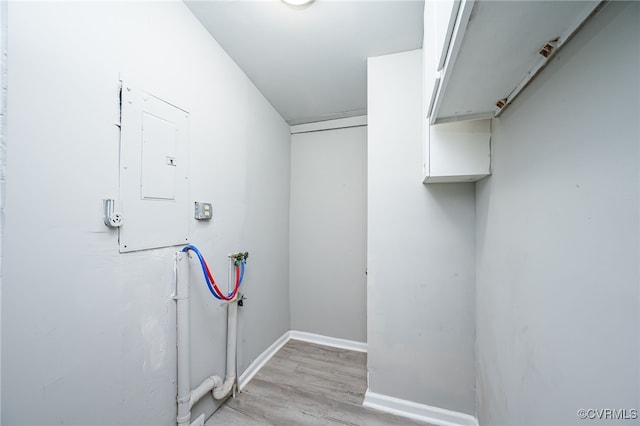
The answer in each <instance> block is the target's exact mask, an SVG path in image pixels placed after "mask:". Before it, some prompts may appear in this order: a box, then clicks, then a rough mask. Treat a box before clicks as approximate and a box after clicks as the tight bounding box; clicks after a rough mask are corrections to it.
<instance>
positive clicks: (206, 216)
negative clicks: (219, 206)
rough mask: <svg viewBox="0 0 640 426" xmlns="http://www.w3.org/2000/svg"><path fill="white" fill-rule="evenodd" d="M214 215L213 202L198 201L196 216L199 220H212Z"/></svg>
mask: <svg viewBox="0 0 640 426" xmlns="http://www.w3.org/2000/svg"><path fill="white" fill-rule="evenodd" d="M212 217H213V208H212V207H211V203H200V202H198V201H196V205H195V218H196V219H197V220H210V219H211V218H212Z"/></svg>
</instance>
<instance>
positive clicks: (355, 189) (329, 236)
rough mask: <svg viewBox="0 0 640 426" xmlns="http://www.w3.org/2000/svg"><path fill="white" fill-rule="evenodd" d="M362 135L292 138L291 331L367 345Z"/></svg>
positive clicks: (363, 131) (355, 131)
mask: <svg viewBox="0 0 640 426" xmlns="http://www.w3.org/2000/svg"><path fill="white" fill-rule="evenodd" d="M366 162H367V128H366V126H359V127H351V128H345V129H333V130H324V131H315V132H310V133H299V134H294V135H292V137H291V209H290V215H291V216H290V231H289V235H290V245H289V247H290V250H291V254H290V264H289V270H290V277H289V281H290V283H291V287H290V294H291V328H292V329H293V330H299V331H306V332H310V333H316V334H321V335H325V336H330V337H337V338H342V339H349V340H355V341H358V342H366V339H367V333H366V330H367V326H366V298H367V293H366V275H365V269H366V250H367V246H366V244H367V235H366V233H367V198H366V196H367V194H366V192H367V182H366V178H367V176H366Z"/></svg>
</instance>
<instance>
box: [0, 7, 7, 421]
mask: <svg viewBox="0 0 640 426" xmlns="http://www.w3.org/2000/svg"><path fill="white" fill-rule="evenodd" d="M6 146H7V2H6V1H5V2H1V3H0V318H2V315H1V312H2V277H3V275H4V272H3V271H4V269H3V267H2V257H3V252H4V243H3V240H4V232H5V231H4V208H5V207H4V206H5V194H6V186H5V184H6V179H5V176H6V175H5V165H6V158H7V155H6ZM1 365H2V322H1V321H0V366H1ZM1 384H2V368H0V413H2V392H1V390H2V386H1ZM0 417H1V414H0ZM0 422H1V419H0Z"/></svg>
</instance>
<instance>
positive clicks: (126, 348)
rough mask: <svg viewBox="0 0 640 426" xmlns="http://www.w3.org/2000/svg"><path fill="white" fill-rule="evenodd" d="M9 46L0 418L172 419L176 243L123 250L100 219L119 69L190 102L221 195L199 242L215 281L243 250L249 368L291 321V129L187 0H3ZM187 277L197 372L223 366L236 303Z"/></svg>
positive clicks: (243, 339)
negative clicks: (220, 299)
mask: <svg viewBox="0 0 640 426" xmlns="http://www.w3.org/2000/svg"><path fill="white" fill-rule="evenodd" d="M8 49H9V50H8V53H9V58H10V64H11V65H10V68H9V76H8V78H9V87H10V90H9V96H8V111H9V112H8V138H9V139H8V140H9V142H8V153H7V158H8V162H7V194H6V195H7V202H6V225H7V226H6V234H5V236H4V237H6V238H5V239H4V241H3V243H4V244H5V247H6V249H7V250H6V251H5V252H4V258H3V259H2V266H3V268H4V273H5V275H4V277H3V282H2V286H3V288H2V292H3V295H2V315H3V318H2V388H3V389H4V392H3V393H2V408H3V410H2V423H3V424H12V425H13V424H31V425H37V424H43V425H44V424H46V425H51V424H62V423H64V424H83V425H87V424H103V425H105V424H109V425H125V424H130V425H131V424H135V425H170V424H175V412H176V408H175V404H176V401H175V391H176V386H175V380H176V379H175V374H176V371H175V370H176V354H175V351H176V349H175V323H174V321H175V307H174V302H173V300H172V299H171V295H172V293H173V281H172V276H173V264H172V259H173V252H174V251H175V248H164V249H158V250H150V251H143V252H136V253H128V254H119V253H118V242H117V232H114V231H112V230H109V229H107V228H106V227H105V226H104V224H103V223H102V218H101V208H102V207H101V199H102V198H105V197H113V196H117V194H118V144H119V132H118V128H117V127H116V126H115V123H117V121H118V110H119V107H118V75H119V73H120V72H122V73H124V75H125V76H126V77H127V78H128V79H129V81H133V82H134V83H132V84H135V85H138V87H140V88H142V89H145V90H148V91H150V92H151V93H154V94H156V95H157V96H159V97H161V98H163V99H165V100H167V101H169V102H171V103H174V104H176V105H178V106H180V107H182V108H184V109H186V110H188V111H189V112H190V150H191V179H190V191H191V198H192V199H193V200H200V201H211V202H212V203H213V205H214V219H213V221H212V222H205V223H199V222H198V223H196V222H195V221H192V224H191V226H192V229H191V241H192V242H193V243H195V244H196V245H198V246H199V247H200V248H201V249H202V251H203V253H204V254H205V255H206V257H207V258H208V259H209V260H210V264H211V266H212V268H213V271H214V274H215V275H216V277H217V279H218V281H219V282H220V283H221V284H222V285H223V286H224V285H225V284H226V280H227V270H226V266H227V260H226V255H227V254H228V253H229V252H232V251H235V250H247V251H249V252H250V254H251V255H250V258H249V263H248V265H247V274H246V279H245V285H244V292H245V293H246V295H247V297H248V300H247V303H246V304H245V307H244V308H242V310H241V312H240V336H239V346H240V353H239V359H240V371H242V370H243V369H244V368H245V367H246V366H247V365H248V364H249V363H250V362H251V361H252V360H253V359H254V358H255V357H256V356H257V355H258V354H260V353H261V352H262V351H263V350H264V349H266V348H267V347H268V346H269V345H270V344H271V343H273V341H274V340H276V339H277V338H278V337H279V336H281V335H282V334H283V333H284V332H285V331H286V330H288V329H289V300H288V297H289V296H288V294H289V290H288V275H287V271H288V268H289V265H288V240H289V238H288V232H289V231H288V217H289V210H288V209H289V207H288V206H289V143H290V135H289V127H288V126H287V125H286V124H285V123H284V121H283V120H282V119H281V117H280V116H279V115H278V114H277V113H276V112H275V110H274V109H273V108H272V107H271V105H269V103H268V102H267V101H266V100H265V99H264V98H263V96H262V95H261V94H260V93H259V92H258V91H257V90H256V89H255V87H254V86H253V85H252V84H251V83H250V81H249V80H248V78H247V77H246V76H245V75H244V74H243V73H242V72H241V71H240V70H239V68H238V67H237V66H236V65H235V64H234V63H233V62H232V61H231V60H230V58H229V57H228V56H227V55H226V54H225V53H224V51H223V50H222V49H221V48H220V46H219V45H218V44H217V43H216V42H215V41H214V40H213V39H212V38H211V36H210V35H209V34H208V32H207V31H206V30H205V29H204V28H202V27H201V25H200V24H199V22H198V21H197V20H196V19H195V18H194V17H193V16H192V14H191V13H190V12H189V10H188V9H187V8H186V7H185V6H184V4H182V3H181V2H158V3H153V2H136V3H130V2H84V3H83V2H73V3H61V2H56V3H52V2H44V3H31V2H11V3H10V4H9V48H8ZM125 220H126V218H125ZM167 226H170V224H167ZM191 278H192V283H193V284H192V296H193V298H192V319H191V320H192V322H191V324H192V332H191V342H192V381H193V383H194V385H195V384H197V383H199V382H200V381H201V380H202V379H203V378H204V377H205V376H208V375H211V374H221V373H223V372H224V362H225V327H226V324H225V323H226V315H225V309H224V308H221V307H220V306H219V303H216V301H214V299H213V298H212V297H211V296H210V294H209V293H208V291H207V289H206V287H205V286H204V284H203V282H202V280H201V276H200V273H199V272H198V269H197V267H196V268H193V269H192V273H191ZM7 390H9V391H7ZM208 398H209V397H208ZM213 409H214V402H213V400H211V399H207V400H205V401H204V402H203V403H202V404H200V405H199V406H198V407H197V408H196V409H195V410H194V416H195V415H198V414H199V413H200V412H203V411H204V412H207V413H211V412H212V411H213Z"/></svg>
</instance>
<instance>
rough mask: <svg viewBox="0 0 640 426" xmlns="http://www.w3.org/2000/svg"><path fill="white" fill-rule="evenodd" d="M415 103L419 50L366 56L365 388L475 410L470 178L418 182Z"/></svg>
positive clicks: (418, 118)
mask: <svg viewBox="0 0 640 426" xmlns="http://www.w3.org/2000/svg"><path fill="white" fill-rule="evenodd" d="M421 112H422V55H421V51H420V50H416V51H410V52H405V53H400V54H395V55H387V56H381V57H377V58H369V61H368V123H369V124H368V142H367V143H368V148H367V149H368V163H367V167H368V207H367V212H368V242H367V259H368V272H369V274H368V285H367V341H368V349H369V353H368V369H369V390H370V391H372V392H375V393H379V394H384V395H388V396H392V397H396V398H401V399H405V400H409V401H413V402H417V403H420V404H426V405H430V406H434V407H439V408H445V409H448V410H453V411H458V412H462V413H466V414H471V415H473V414H474V413H475V410H474V315H475V314H474V300H475V295H474V271H475V264H474V241H475V237H474V226H475V216H474V203H475V198H474V187H473V184H468V183H460V184H458V183H456V184H436V185H427V186H425V185H423V184H422V178H423V176H422V158H423V157H422V155H423V153H422V126H423V117H422V114H421Z"/></svg>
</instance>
